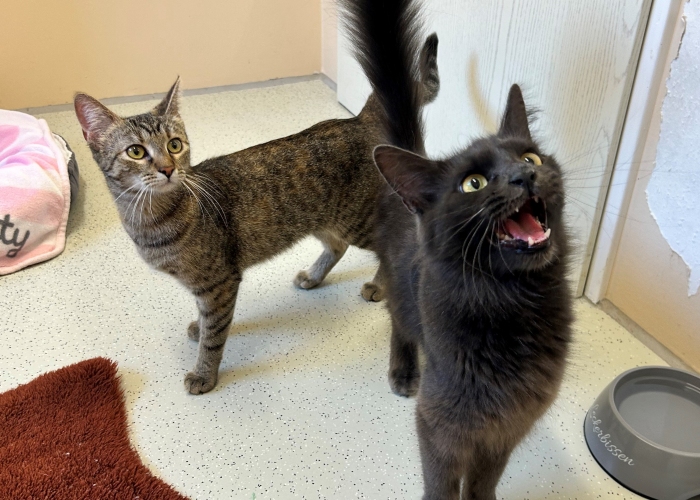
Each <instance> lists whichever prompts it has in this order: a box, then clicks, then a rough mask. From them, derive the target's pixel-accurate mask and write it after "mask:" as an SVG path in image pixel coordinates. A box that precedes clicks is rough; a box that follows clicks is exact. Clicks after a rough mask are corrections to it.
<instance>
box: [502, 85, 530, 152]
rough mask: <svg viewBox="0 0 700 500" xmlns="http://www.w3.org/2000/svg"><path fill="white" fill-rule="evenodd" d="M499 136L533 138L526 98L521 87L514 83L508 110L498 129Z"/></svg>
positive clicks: (509, 96) (507, 105)
mask: <svg viewBox="0 0 700 500" xmlns="http://www.w3.org/2000/svg"><path fill="white" fill-rule="evenodd" d="M498 136H499V137H520V138H523V139H527V140H528V141H531V140H532V136H531V135H530V127H529V125H528V122H527V110H526V109H525V100H524V99H523V93H522V92H521V91H520V87H519V86H518V85H517V84H514V85H513V86H512V87H511V88H510V92H508V103H507V104H506V112H505V113H504V114H503V119H502V120H501V128H500V129H499V130H498Z"/></svg>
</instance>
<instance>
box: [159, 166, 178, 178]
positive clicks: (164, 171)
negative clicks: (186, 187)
mask: <svg viewBox="0 0 700 500" xmlns="http://www.w3.org/2000/svg"><path fill="white" fill-rule="evenodd" d="M173 170H175V168H174V167H163V168H161V169H159V170H158V172H160V173H161V174H165V176H166V177H167V178H168V179H170V176H171V175H173Z"/></svg>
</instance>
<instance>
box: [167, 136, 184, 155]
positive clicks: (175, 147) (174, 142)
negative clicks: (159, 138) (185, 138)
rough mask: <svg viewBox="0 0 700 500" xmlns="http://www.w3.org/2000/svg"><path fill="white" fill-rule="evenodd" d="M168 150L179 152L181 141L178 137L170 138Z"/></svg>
mask: <svg viewBox="0 0 700 500" xmlns="http://www.w3.org/2000/svg"><path fill="white" fill-rule="evenodd" d="M168 151H170V152H171V153H179V152H180V151H182V141H181V140H180V139H171V140H170V142H169V143H168Z"/></svg>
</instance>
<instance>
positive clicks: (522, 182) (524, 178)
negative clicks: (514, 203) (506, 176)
mask: <svg viewBox="0 0 700 500" xmlns="http://www.w3.org/2000/svg"><path fill="white" fill-rule="evenodd" d="M536 179H537V172H535V171H534V170H533V169H531V168H526V169H522V170H520V171H519V172H518V173H516V174H513V175H512V176H511V177H510V181H509V182H510V183H511V184H513V185H514V186H520V187H523V188H525V189H527V190H529V191H532V188H533V186H534V184H535V180H536Z"/></svg>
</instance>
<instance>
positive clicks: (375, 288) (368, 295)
mask: <svg viewBox="0 0 700 500" xmlns="http://www.w3.org/2000/svg"><path fill="white" fill-rule="evenodd" d="M360 294H361V295H362V298H363V299H365V300H366V301H367V302H379V301H380V300H382V299H383V298H384V289H383V288H382V287H380V286H379V285H377V284H375V283H372V282H371V281H370V282H369V283H365V284H364V285H362V290H361V291H360Z"/></svg>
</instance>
